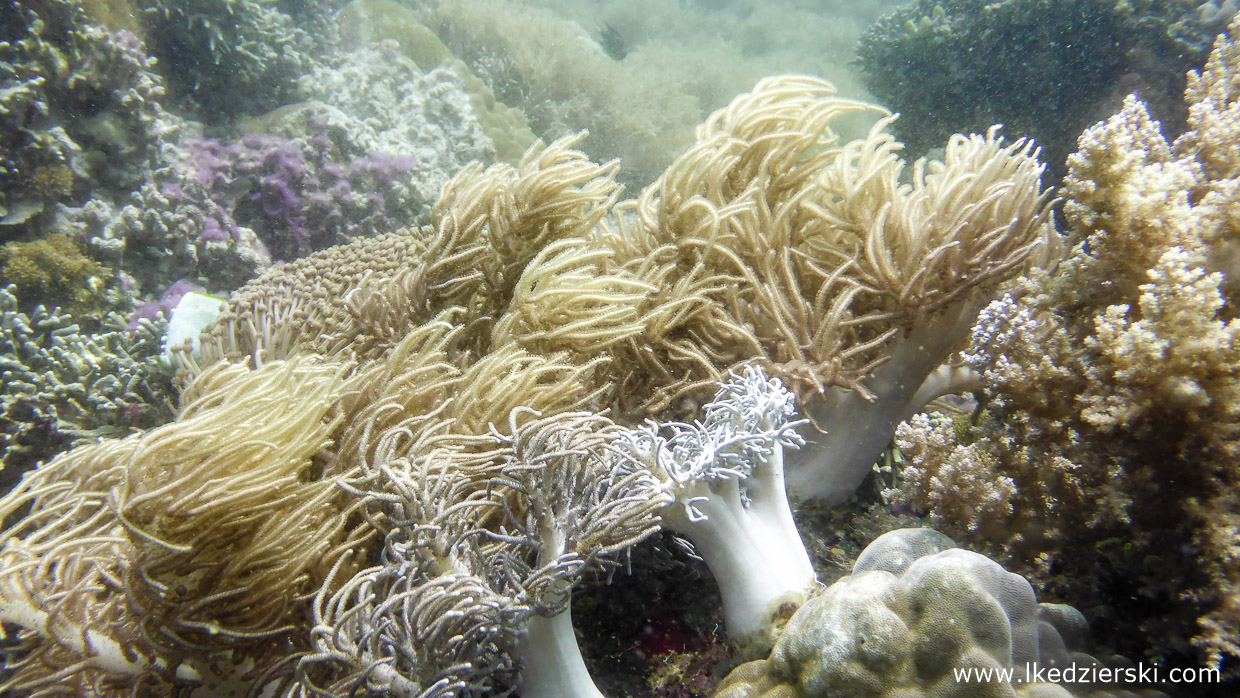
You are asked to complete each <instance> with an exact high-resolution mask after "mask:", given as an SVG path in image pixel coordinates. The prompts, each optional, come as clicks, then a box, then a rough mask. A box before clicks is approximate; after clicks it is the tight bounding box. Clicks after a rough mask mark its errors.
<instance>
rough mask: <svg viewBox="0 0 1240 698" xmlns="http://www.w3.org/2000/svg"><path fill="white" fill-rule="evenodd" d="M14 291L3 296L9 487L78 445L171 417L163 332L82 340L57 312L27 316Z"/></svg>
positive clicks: (1, 427) (1, 419)
mask: <svg viewBox="0 0 1240 698" xmlns="http://www.w3.org/2000/svg"><path fill="white" fill-rule="evenodd" d="M13 291H14V289H13V288H12V287H9V288H6V289H0V313H2V314H0V376H2V377H3V379H4V390H3V392H2V393H0V461H2V462H3V470H4V480H5V482H6V483H7V482H12V481H15V480H16V478H17V476H18V475H19V474H20V473H21V472H23V471H24V470H26V469H27V468H29V467H31V466H33V465H34V464H35V463H36V462H38V461H40V460H43V459H45V458H49V457H51V456H52V455H55V453H56V452H58V451H59V450H61V449H63V448H65V447H67V446H68V445H70V444H71V443H73V442H85V441H92V440H94V439H96V438H98V437H100V436H104V435H116V434H124V433H126V432H128V431H130V430H133V429H136V428H144V427H150V426H154V425H156V424H159V423H161V422H163V421H165V420H166V419H167V418H168V417H169V416H170V415H171V401H172V394H173V392H172V385H171V382H170V381H169V380H168V379H167V377H166V376H165V375H164V374H163V372H162V370H161V368H160V366H159V361H158V357H159V355H160V352H161V348H160V339H159V337H160V335H162V329H161V326H160V325H152V324H151V323H149V322H147V323H139V324H138V325H136V326H134V327H133V328H132V329H130V330H126V329H122V328H120V327H118V328H116V329H111V330H108V331H96V332H85V331H83V330H82V328H81V327H80V326H79V325H78V324H76V323H75V322H74V321H73V319H72V318H71V317H69V316H68V315H66V314H63V313H61V312H59V310H56V309H54V310H52V311H50V312H49V311H48V310H47V309H46V308H45V307H43V306H38V307H37V308H35V309H34V311H32V312H31V313H30V314H29V315H27V314H25V313H22V312H21V311H20V310H19V308H18V301H17V298H16V296H15V295H14V293H13ZM113 321H114V322H115V323H116V324H120V321H119V319H118V318H113ZM3 489H5V490H6V491H7V489H8V488H7V487H5V488H3Z"/></svg>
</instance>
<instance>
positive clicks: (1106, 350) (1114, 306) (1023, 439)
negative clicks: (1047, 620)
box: [897, 23, 1240, 673]
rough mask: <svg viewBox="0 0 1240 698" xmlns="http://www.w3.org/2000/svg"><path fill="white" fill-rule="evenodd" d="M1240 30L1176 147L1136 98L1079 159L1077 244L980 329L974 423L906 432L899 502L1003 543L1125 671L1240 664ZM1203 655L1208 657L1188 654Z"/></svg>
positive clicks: (916, 426) (1226, 40) (1093, 132)
mask: <svg viewBox="0 0 1240 698" xmlns="http://www.w3.org/2000/svg"><path fill="white" fill-rule="evenodd" d="M1238 39H1240V24H1237V23H1233V24H1232V25H1231V28H1230V30H1229V34H1228V35H1226V36H1224V37H1220V39H1219V41H1218V43H1217V44H1216V46H1215V48H1214V51H1213V52H1212V53H1211V55H1210V58H1209V61H1208V62H1207V64H1206V66H1205V68H1204V69H1203V70H1202V71H1200V72H1194V73H1191V74H1190V75H1189V78H1188V88H1187V90H1186V93H1185V103H1186V106H1187V112H1188V122H1187V131H1186V132H1185V133H1184V134H1183V135H1182V136H1180V137H1179V138H1178V139H1176V140H1175V141H1174V142H1173V143H1168V141H1167V140H1166V138H1165V137H1164V135H1163V134H1162V133H1161V132H1160V129H1159V126H1158V123H1157V122H1156V121H1154V120H1153V119H1152V118H1151V116H1150V114H1149V112H1148V110H1147V109H1146V107H1145V105H1144V104H1143V103H1142V102H1141V101H1140V100H1139V99H1137V98H1136V97H1130V98H1129V99H1128V100H1127V101H1125V103H1124V106H1123V108H1122V110H1121V111H1120V112H1119V113H1118V114H1116V115H1115V116H1113V117H1111V118H1110V119H1108V120H1107V121H1105V122H1101V123H1098V124H1096V125H1095V126H1093V127H1092V128H1090V129H1089V130H1088V131H1086V132H1085V134H1084V135H1083V136H1082V137H1081V139H1080V150H1079V151H1078V152H1077V153H1076V154H1074V155H1073V156H1072V157H1071V158H1070V159H1069V172H1068V176H1067V179H1066V183H1065V194H1066V199H1067V200H1066V203H1065V205H1064V213H1065V217H1066V218H1067V220H1068V221H1069V223H1070V224H1071V227H1072V235H1073V236H1074V238H1075V240H1076V242H1077V244H1076V247H1075V249H1074V251H1073V252H1072V254H1071V255H1070V256H1069V257H1068V258H1067V259H1066V260H1064V261H1063V263H1061V264H1060V266H1059V268H1058V270H1057V271H1056V272H1055V273H1054V274H1053V275H1046V274H1043V275H1034V276H1032V277H1030V278H1029V279H1027V280H1025V281H1024V282H1023V283H1021V284H1019V285H1017V287H1016V288H1015V289H1014V290H1013V293H1012V295H1010V296H1008V297H1005V298H1004V299H1001V300H1000V301H996V302H995V303H994V304H993V305H991V306H990V307H989V308H988V309H987V310H986V311H985V312H984V313H983V315H982V319H981V322H980V323H979V324H978V326H977V328H976V329H975V331H974V341H973V345H972V347H971V348H970V349H969V351H968V352H967V353H966V355H965V358H966V361H967V363H968V365H970V366H971V367H972V368H973V369H974V370H976V371H977V372H978V373H979V374H980V375H981V377H982V382H983V383H984V385H985V390H984V392H983V393H982V394H983V395H984V399H983V406H984V408H985V409H984V411H982V412H981V413H980V415H979V419H978V420H977V423H976V424H960V423H956V424H953V423H950V422H949V421H947V420H944V419H942V418H927V417H920V418H918V419H916V420H913V421H911V422H909V423H907V424H906V425H904V426H903V427H901V429H900V432H899V436H898V439H897V444H898V445H899V447H900V449H901V451H902V452H903V453H904V455H905V456H906V457H907V458H908V459H909V467H908V469H907V470H906V471H905V476H906V482H905V483H904V485H903V487H902V488H901V490H900V493H899V494H898V495H897V496H898V497H899V498H900V499H902V500H903V501H906V502H908V503H910V504H912V505H914V506H915V507H917V508H919V509H924V510H928V511H929V512H930V515H931V517H932V519H933V520H934V521H935V522H936V524H935V525H937V526H942V527H943V528H944V529H945V530H947V531H948V532H950V533H952V534H953V535H958V536H960V537H962V538H963V539H965V540H969V541H973V542H975V543H978V544H986V545H990V546H993V548H992V549H993V550H994V551H995V552H996V555H998V556H1000V559H1001V560H1002V561H1004V564H1007V565H1010V566H1012V567H1013V569H1015V570H1017V571H1019V572H1021V573H1023V574H1025V575H1027V576H1029V577H1030V579H1031V580H1034V581H1035V583H1036V584H1037V585H1039V586H1040V587H1042V588H1043V589H1044V590H1046V591H1047V592H1048V593H1052V594H1054V595H1055V596H1056V597H1058V598H1062V599H1066V600H1068V601H1070V602H1072V603H1073V604H1074V605H1077V606H1078V607H1080V608H1082V610H1084V611H1085V612H1086V613H1088V614H1089V615H1090V616H1091V618H1093V619H1094V626H1095V628H1096V629H1100V630H1101V631H1102V636H1104V637H1107V638H1110V639H1111V640H1112V641H1113V642H1115V643H1116V644H1118V645H1120V646H1121V648H1122V649H1123V650H1124V651H1125V652H1126V653H1129V654H1134V653H1138V652H1143V651H1149V652H1150V654H1152V655H1154V656H1161V657H1164V658H1166V659H1167V661H1169V662H1173V663H1179V664H1190V665H1191V664H1194V663H1199V662H1201V661H1203V660H1204V661H1205V662H1208V663H1209V665H1210V666H1214V667H1219V666H1222V667H1223V668H1224V669H1225V670H1227V671H1228V672H1230V673H1234V672H1235V661H1236V658H1237V657H1238V656H1240V614H1238V613H1237V609H1238V608H1240V606H1238V605H1237V603H1238V599H1240V592H1238V588H1240V568H1238V567H1237V565H1236V560H1237V559H1238V558H1237V548H1236V536H1235V525H1236V524H1235V522H1236V520H1237V516H1238V513H1240V506H1238V504H1237V500H1236V495H1235V493H1236V491H1237V488H1238V487H1240V481H1238V480H1237V471H1236V468H1235V461H1236V457H1237V453H1240V441H1238V440H1237V438H1238V436H1240V421H1238V420H1240V408H1238V407H1237V406H1238V405H1240V392H1238V391H1240V384H1238V383H1237V375H1240V343H1238V339H1240V334H1238V333H1240V322H1238V321H1237V319H1236V307H1237V302H1238V301H1240V296H1238V295H1237V288H1238V286H1237V267H1236V259H1237V256H1236V254H1237V252H1236V251H1237V243H1238V240H1240V238H1238V237H1237V230H1238V227H1237V221H1240V209H1237V207H1236V194H1235V192H1236V187H1237V182H1238V181H1240V180H1237V178H1236V177H1237V173H1238V172H1240V161H1237V152H1238V150H1237V148H1236V143H1237V134H1238V133H1240V92H1238V91H1237V88H1236V84H1237V83H1236V76H1237V75H1238V74H1240V48H1237V43H1236V42H1237V40H1238ZM1194 653H1195V655H1196V656H1194Z"/></svg>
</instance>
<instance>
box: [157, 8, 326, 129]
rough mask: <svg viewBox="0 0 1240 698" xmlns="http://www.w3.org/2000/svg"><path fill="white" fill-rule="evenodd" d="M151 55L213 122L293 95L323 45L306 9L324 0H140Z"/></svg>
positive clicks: (261, 108)
mask: <svg viewBox="0 0 1240 698" xmlns="http://www.w3.org/2000/svg"><path fill="white" fill-rule="evenodd" d="M134 4H135V6H136V8H135V9H136V10H137V11H138V12H140V13H141V17H142V23H143V26H144V27H145V32H144V36H145V37H146V41H147V45H148V46H149V47H150V51H151V54H152V55H153V56H156V57H158V58H159V61H160V64H161V68H160V70H161V72H162V73H163V75H164V77H165V78H166V79H167V80H168V82H169V85H170V86H171V87H172V92H173V94H174V95H187V96H189V97H191V98H193V100H194V101H195V102H196V103H197V104H198V105H199V106H200V107H201V115H202V117H203V118H204V119H205V120H206V121H207V122H209V123H221V122H228V121H231V120H232V119H234V118H235V117H236V116H237V115H238V114H260V113H262V112H265V111H267V110H269V109H274V108H276V107H279V106H283V105H285V104H288V103H289V102H291V101H295V97H296V96H297V91H296V85H297V78H298V77H300V76H301V75H303V74H304V73H305V72H307V71H308V69H309V68H310V67H311V66H312V65H313V63H314V57H315V55H316V54H317V53H318V52H319V51H320V46H319V45H318V44H317V43H316V41H315V38H314V36H313V35H312V34H311V33H310V32H308V31H307V30H306V28H305V26H304V25H305V22H304V17H294V16H293V15H291V14H289V9H288V8H289V7H294V6H296V5H304V7H302V8H300V9H301V11H302V13H303V14H310V13H311V12H313V11H315V10H319V9H320V8H319V6H320V5H322V4H325V3H317V2H312V3H274V2H263V1H262V0H227V1H224V0H134Z"/></svg>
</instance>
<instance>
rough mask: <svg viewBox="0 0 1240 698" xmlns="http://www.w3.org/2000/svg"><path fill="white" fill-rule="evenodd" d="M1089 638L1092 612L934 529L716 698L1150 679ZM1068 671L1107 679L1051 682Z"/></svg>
mask: <svg viewBox="0 0 1240 698" xmlns="http://www.w3.org/2000/svg"><path fill="white" fill-rule="evenodd" d="M1087 640H1088V625H1087V624H1086V622H1085V618H1084V617H1083V616H1081V614H1080V612H1078V611H1076V610H1075V609H1073V608H1071V607H1069V606H1061V605H1055V604H1044V603H1043V604H1039V603H1038V602H1037V599H1036V597H1035V596H1034V593H1033V589H1032V588H1031V587H1030V586H1029V583H1028V582H1027V581H1025V580H1024V579H1023V578H1021V577H1020V576H1019V575H1016V574H1012V573H1011V572H1007V571H1006V570H1004V569H1003V568H1002V567H1001V566H999V564H998V563H996V562H994V561H993V560H990V559H989V558H987V557H985V556H984V555H979V554H978V553H974V552H971V551H967V550H961V549H959V548H957V547H955V545H954V543H952V541H951V540H950V539H949V538H947V537H946V536H944V535H943V534H941V533H938V532H936V531H933V530H931V529H900V530H897V531H892V532H890V533H886V534H884V535H882V536H880V537H879V538H877V539H876V540H875V541H874V542H873V543H871V544H870V545H869V546H868V547H867V548H866V549H865V550H864V551H863V552H862V553H861V556H860V557H859V558H858V559H857V562H856V564H855V565H854V567H853V573H852V575H850V576H848V577H844V578H843V579H841V580H839V581H838V582H836V583H835V584H832V585H831V586H830V587H829V588H828V589H827V590H826V591H824V592H823V593H821V594H819V595H818V596H815V597H814V598H813V599H812V600H810V601H809V602H808V603H807V604H806V605H805V606H804V607H803V608H802V609H801V610H800V611H798V612H797V614H796V615H794V616H793V617H792V619H791V620H790V621H788V627H787V628H786V629H785V631H784V634H783V635H782V636H781V637H780V639H779V642H778V643H777V644H776V646H775V650H774V651H773V652H772V653H771V657H770V659H765V660H759V661H755V662H751V663H748V664H743V665H741V666H740V667H738V668H737V669H735V670H733V671H732V673H731V674H729V675H728V676H727V678H726V679H724V681H723V682H722V683H721V684H720V685H719V689H718V691H717V692H716V693H715V695H716V696H717V697H718V698H749V697H755V698H756V697H757V696H788V697H789V698H792V697H796V696H806V697H809V696H813V697H814V698H836V697H838V698H845V697H847V696H859V695H867V696H890V697H892V698H894V697H895V696H900V697H901V698H906V697H907V698H914V697H920V696H943V695H951V696H978V697H982V696H995V697H998V696H1011V697H1013V698H1015V697H1024V698H1035V697H1036V698H1059V697H1062V698H1070V697H1071V696H1073V695H1089V696H1103V695H1115V694H1113V693H1111V692H1110V691H1109V689H1110V688H1112V686H1109V685H1108V684H1119V686H1118V688H1119V689H1120V690H1124V688H1125V686H1127V685H1135V684H1137V683H1138V681H1137V679H1138V678H1139V677H1138V673H1137V671H1136V670H1135V669H1134V668H1133V666H1132V664H1131V663H1117V664H1113V665H1110V666H1108V665H1106V664H1104V663H1103V662H1101V661H1099V660H1097V659H1095V658H1093V657H1091V656H1089V655H1088V654H1085V652H1084V650H1085V649H1087V647H1085V646H1084V645H1083V644H1081V643H1083V642H1086V641H1087ZM824 660H825V661H824ZM966 672H968V673H967V676H965V677H964V678H962V676H961V674H965V673H966ZM992 672H993V674H992ZM1052 672H1053V673H1052ZM1068 672H1072V675H1073V676H1076V675H1078V674H1080V673H1082V672H1090V675H1091V676H1093V675H1097V676H1105V677H1107V678H1105V679H1103V680H1101V681H1074V680H1072V679H1069V681H1072V682H1071V683H1068V682H1065V685H1059V684H1058V683H1055V682H1054V679H1052V680H1051V681H1047V679H1046V676H1048V675H1050V676H1055V677H1058V676H1062V675H1064V674H1066V673H1068ZM1093 672H1097V673H1096V674H1094V673H1093ZM992 676H993V677H994V678H991V677H992ZM1069 689H1072V690H1069ZM1123 695H1132V694H1130V693H1125V694H1123ZM1143 695H1148V696H1155V695H1160V694H1157V693H1155V692H1145V693H1143Z"/></svg>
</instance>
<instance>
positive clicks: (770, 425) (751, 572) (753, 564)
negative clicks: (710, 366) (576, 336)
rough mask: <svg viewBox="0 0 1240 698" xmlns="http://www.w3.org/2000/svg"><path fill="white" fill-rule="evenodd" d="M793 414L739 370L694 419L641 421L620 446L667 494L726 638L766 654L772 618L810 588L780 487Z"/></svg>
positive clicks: (782, 394)
mask: <svg viewBox="0 0 1240 698" xmlns="http://www.w3.org/2000/svg"><path fill="white" fill-rule="evenodd" d="M794 413H795V407H794V398H793V395H792V394H791V393H790V392H788V391H787V390H786V389H785V388H784V387H783V385H782V384H781V383H780V382H779V381H778V380H776V379H768V378H767V377H766V376H765V375H764V374H763V373H762V371H761V370H759V369H757V368H754V367H745V368H744V369H743V370H742V371H741V373H740V374H739V375H738V374H735V373H734V374H733V375H732V378H731V380H729V381H728V382H727V383H726V384H724V385H723V386H722V388H721V389H720V391H719V393H718V394H717V395H716V396H715V400H714V401H713V402H711V403H710V404H708V405H707V406H706V407H705V414H704V415H703V418H702V419H701V420H700V421H698V422H695V423H693V424H684V423H670V424H661V425H657V424H654V423H648V424H647V425H646V426H644V427H641V428H639V429H635V430H632V431H629V432H626V433H624V434H623V435H622V437H621V438H620V439H619V440H618V444H619V445H620V447H621V452H622V454H623V456H624V457H625V458H627V459H628V460H629V461H630V462H631V463H632V464H633V465H634V466H636V467H641V468H646V469H648V470H649V471H651V472H653V473H654V474H655V476H656V477H657V478H659V480H660V481H661V482H662V483H663V487H664V489H665V490H666V491H667V492H668V493H669V494H671V495H672V496H673V497H674V501H673V502H672V503H671V504H669V505H668V506H667V507H666V508H665V509H664V510H663V512H662V516H663V525H664V527H665V528H667V529H669V530H671V531H674V532H675V533H677V534H679V535H682V536H684V537H685V538H687V539H688V540H689V541H690V542H691V543H692V544H693V547H694V549H695V550H696V551H697V553H698V554H699V555H701V557H702V559H703V560H705V562H706V564H707V565H708V566H709V567H710V569H711V572H712V573H713V574H714V576H715V580H716V581H717V582H718V584H719V589H720V592H721V594H722V596H723V606H724V608H723V613H724V620H725V622H726V624H727V629H728V635H729V637H730V638H731V639H732V640H733V642H735V643H737V644H738V646H739V647H741V648H742V650H746V651H747V650H748V649H749V648H753V649H755V650H757V649H760V648H762V647H768V648H769V643H771V642H772V641H773V638H774V636H775V634H776V632H777V631H778V626H779V624H780V619H781V618H786V615H790V613H788V612H789V611H790V610H792V609H795V607H798V606H800V604H801V602H802V601H804V599H805V594H806V592H807V591H808V590H809V589H810V588H811V587H812V586H813V584H814V569H813V566H812V565H811V564H810V561H809V555H808V554H807V553H806V550H805V545H804V544H803V543H802V542H801V537H800V534H798V533H797V529H796V526H795V524H794V523H793V519H792V511H791V509H790V507H789V505H788V498H787V495H786V493H785V488H784V458H783V452H784V448H786V447H792V448H797V447H799V446H800V445H801V443H802V439H801V437H800V436H799V435H798V434H797V433H796V431H795V427H796V426H798V424H799V422H792V421H790V418H791V417H792V416H793V414H794Z"/></svg>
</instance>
